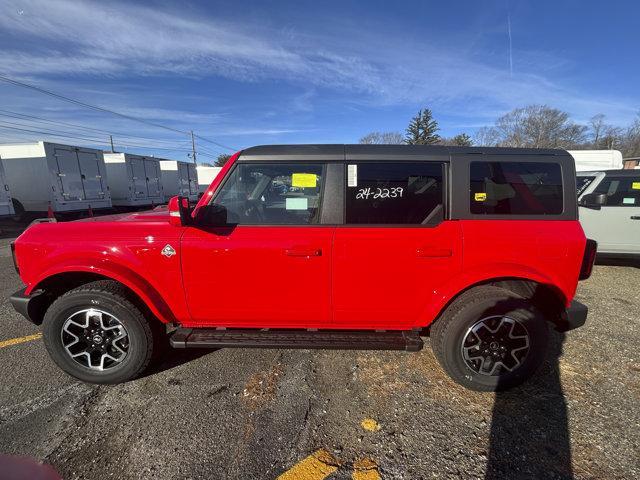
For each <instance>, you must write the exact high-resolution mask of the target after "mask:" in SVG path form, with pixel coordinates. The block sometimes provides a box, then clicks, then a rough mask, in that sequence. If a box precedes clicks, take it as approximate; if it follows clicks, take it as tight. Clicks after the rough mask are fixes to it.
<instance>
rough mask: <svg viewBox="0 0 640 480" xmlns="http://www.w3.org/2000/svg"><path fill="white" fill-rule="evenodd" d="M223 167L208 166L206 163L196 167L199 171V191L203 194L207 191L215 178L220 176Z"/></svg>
mask: <svg viewBox="0 0 640 480" xmlns="http://www.w3.org/2000/svg"><path fill="white" fill-rule="evenodd" d="M220 170H222V167H208V166H205V165H198V166H197V167H196V171H197V172H198V193H199V194H202V193H204V192H205V190H206V189H207V188H209V185H211V182H213V179H214V178H216V177H217V176H218V173H220Z"/></svg>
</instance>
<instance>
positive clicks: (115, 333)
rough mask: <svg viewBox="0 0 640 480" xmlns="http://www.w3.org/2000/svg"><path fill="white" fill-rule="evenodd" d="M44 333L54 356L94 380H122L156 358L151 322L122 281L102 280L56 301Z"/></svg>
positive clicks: (81, 376)
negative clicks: (133, 300)
mask: <svg viewBox="0 0 640 480" xmlns="http://www.w3.org/2000/svg"><path fill="white" fill-rule="evenodd" d="M43 338H44V343H45V346H46V347H47V350H48V352H49V355H50V356H51V358H52V359H53V361H54V362H55V363H56V364H57V365H58V366H59V367H60V368H61V369H62V370H64V371H65V372H67V373H68V374H69V375H71V376H73V377H76V378H78V379H79V380H82V381H84V382H89V383H120V382H125V381H127V380H131V379H133V378H135V377H137V376H138V375H140V374H141V373H142V372H143V371H144V370H145V369H146V367H147V366H148V365H149V362H150V360H151V357H152V353H153V347H154V336H153V332H152V330H151V327H150V325H149V322H148V321H147V319H146V318H145V317H144V315H143V314H142V312H141V311H140V309H139V308H138V307H136V306H135V305H134V303H133V302H132V301H131V300H129V298H128V295H127V292H126V290H125V289H124V288H123V287H122V286H121V285H120V284H118V283H117V282H113V281H108V280H101V281H97V282H91V283H88V284H86V285H82V286H80V287H78V288H76V289H73V290H71V291H69V292H67V293H65V294H64V295H62V296H61V297H60V298H58V299H57V300H56V301H54V302H53V303H52V304H51V306H50V307H49V309H48V310H47V312H46V313H45V316H44V321H43Z"/></svg>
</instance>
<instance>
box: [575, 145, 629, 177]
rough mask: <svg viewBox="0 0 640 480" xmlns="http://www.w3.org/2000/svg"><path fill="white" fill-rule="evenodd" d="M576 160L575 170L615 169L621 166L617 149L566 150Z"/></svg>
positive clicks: (620, 158) (620, 156)
mask: <svg viewBox="0 0 640 480" xmlns="http://www.w3.org/2000/svg"><path fill="white" fill-rule="evenodd" d="M568 152H569V154H570V155H571V156H572V157H573V159H574V160H575V161H576V172H594V171H600V170H617V169H620V168H622V153H621V152H620V151H619V150H568Z"/></svg>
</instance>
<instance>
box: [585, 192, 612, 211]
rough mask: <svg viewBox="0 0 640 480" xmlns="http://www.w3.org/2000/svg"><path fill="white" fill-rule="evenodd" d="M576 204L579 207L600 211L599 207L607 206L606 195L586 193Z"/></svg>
mask: <svg viewBox="0 0 640 480" xmlns="http://www.w3.org/2000/svg"><path fill="white" fill-rule="evenodd" d="M578 204H579V205H580V206H581V207H586V208H593V209H594V210H600V207H602V206H603V205H606V204H607V194H606V193H587V194H586V195H584V196H583V197H582V198H581V199H580V202H579V203H578Z"/></svg>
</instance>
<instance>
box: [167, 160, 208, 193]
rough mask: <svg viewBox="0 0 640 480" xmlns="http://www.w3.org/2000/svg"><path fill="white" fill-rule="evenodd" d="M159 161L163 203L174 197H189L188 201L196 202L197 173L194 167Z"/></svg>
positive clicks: (175, 161)
mask: <svg viewBox="0 0 640 480" xmlns="http://www.w3.org/2000/svg"><path fill="white" fill-rule="evenodd" d="M159 160H160V170H161V171H162V189H163V191H164V199H165V201H168V200H169V199H170V198H171V197H173V196H175V195H181V196H183V197H189V200H191V201H194V202H195V201H196V200H198V173H197V171H196V166H195V165H194V164H193V163H191V162H181V161H179V160H164V159H159Z"/></svg>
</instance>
